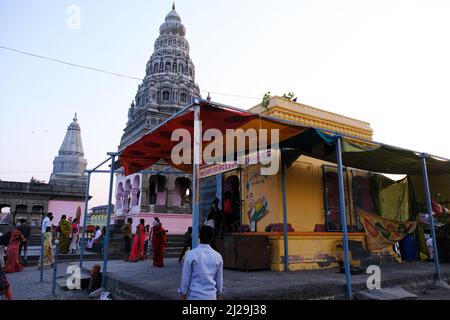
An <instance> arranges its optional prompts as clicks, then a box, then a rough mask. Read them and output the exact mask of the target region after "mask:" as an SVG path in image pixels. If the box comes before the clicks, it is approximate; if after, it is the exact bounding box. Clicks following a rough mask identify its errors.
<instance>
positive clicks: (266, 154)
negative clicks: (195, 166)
mask: <svg viewBox="0 0 450 320" xmlns="http://www.w3.org/2000/svg"><path fill="white" fill-rule="evenodd" d="M270 156H271V150H270V149H269V150H264V151H260V152H259V153H256V152H255V153H253V154H250V155H246V156H244V157H242V158H241V159H240V160H239V161H228V162H224V163H219V164H213V165H206V166H204V167H202V168H200V179H203V178H207V177H210V176H214V175H217V174H220V173H225V172H228V171H232V170H236V169H238V168H239V166H248V165H251V164H257V163H258V162H265V161H267V160H269V159H270Z"/></svg>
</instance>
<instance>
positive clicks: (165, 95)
mask: <svg viewBox="0 0 450 320" xmlns="http://www.w3.org/2000/svg"><path fill="white" fill-rule="evenodd" d="M169 98H170V94H169V91H164V92H163V100H165V101H168V100H169Z"/></svg>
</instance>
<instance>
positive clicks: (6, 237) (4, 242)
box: [0, 231, 11, 246]
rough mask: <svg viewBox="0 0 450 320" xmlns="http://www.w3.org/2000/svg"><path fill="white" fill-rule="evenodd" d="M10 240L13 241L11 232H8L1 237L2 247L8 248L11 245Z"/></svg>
mask: <svg viewBox="0 0 450 320" xmlns="http://www.w3.org/2000/svg"><path fill="white" fill-rule="evenodd" d="M10 239H11V232H10V231H8V232H7V233H6V234H4V235H2V236H1V237H0V246H7V245H8V244H9V240H10Z"/></svg>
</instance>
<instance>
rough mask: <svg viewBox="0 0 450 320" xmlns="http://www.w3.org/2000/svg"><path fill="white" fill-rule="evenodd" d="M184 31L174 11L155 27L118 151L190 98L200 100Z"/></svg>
mask: <svg viewBox="0 0 450 320" xmlns="http://www.w3.org/2000/svg"><path fill="white" fill-rule="evenodd" d="M185 35H186V28H185V27H184V25H183V24H182V23H181V18H180V16H179V15H178V13H177V12H176V10H175V4H173V6H172V11H170V12H169V14H168V15H167V16H166V19H165V22H164V23H163V24H162V25H161V27H160V28H159V37H158V38H157V39H156V41H155V46H154V52H153V54H152V55H151V57H150V60H149V61H148V62H147V66H146V69H145V73H146V75H145V78H144V80H143V82H142V84H140V85H139V88H138V91H137V93H136V96H135V99H134V101H133V102H132V103H131V106H130V108H129V110H128V122H127V124H126V127H125V129H124V133H123V135H122V139H121V141H120V145H119V150H122V149H124V148H125V147H126V146H127V145H129V144H130V143H131V142H133V141H135V140H136V139H138V138H140V137H141V136H142V135H143V134H145V133H146V132H148V131H149V130H150V129H151V128H153V127H155V126H156V125H158V124H160V123H161V122H163V121H164V120H165V119H167V118H168V117H170V116H171V115H172V114H174V113H176V112H177V111H178V110H180V109H181V108H182V107H184V106H186V105H188V104H190V103H191V102H192V101H193V99H195V98H200V89H199V87H198V85H197V84H196V83H195V67H194V64H193V63H192V60H191V58H190V57H189V43H188V41H187V40H186V39H185V37H184V36H185Z"/></svg>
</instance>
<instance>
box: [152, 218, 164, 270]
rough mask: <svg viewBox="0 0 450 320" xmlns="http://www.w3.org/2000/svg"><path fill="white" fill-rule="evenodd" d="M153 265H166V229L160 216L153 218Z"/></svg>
mask: <svg viewBox="0 0 450 320" xmlns="http://www.w3.org/2000/svg"><path fill="white" fill-rule="evenodd" d="M152 246H153V266H154V267H164V247H165V246H166V230H164V228H163V227H162V224H161V222H160V221H159V219H158V218H155V219H154V220H153V227H152Z"/></svg>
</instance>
